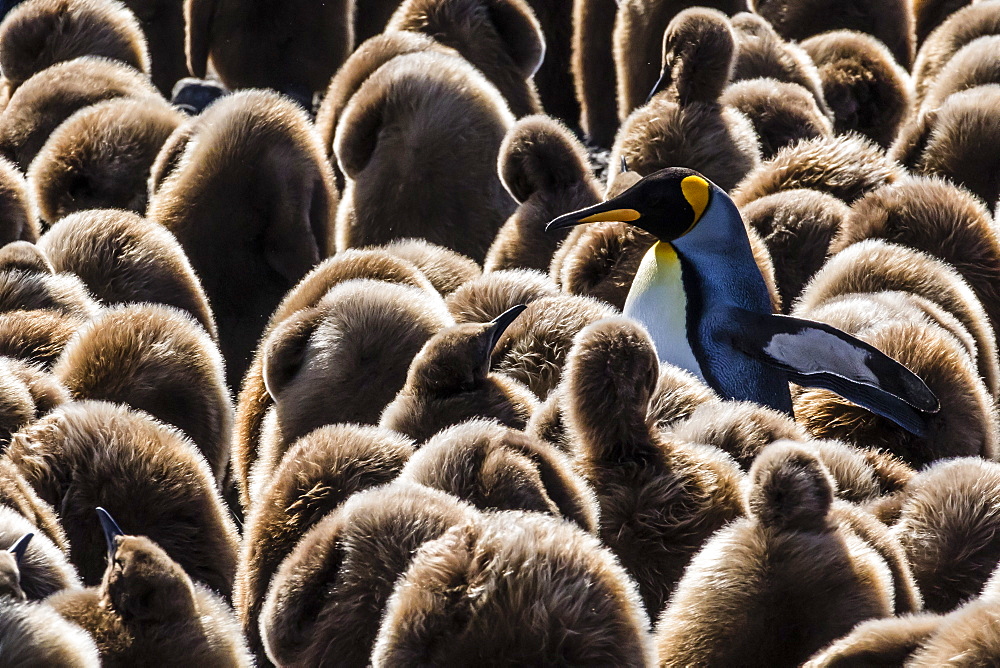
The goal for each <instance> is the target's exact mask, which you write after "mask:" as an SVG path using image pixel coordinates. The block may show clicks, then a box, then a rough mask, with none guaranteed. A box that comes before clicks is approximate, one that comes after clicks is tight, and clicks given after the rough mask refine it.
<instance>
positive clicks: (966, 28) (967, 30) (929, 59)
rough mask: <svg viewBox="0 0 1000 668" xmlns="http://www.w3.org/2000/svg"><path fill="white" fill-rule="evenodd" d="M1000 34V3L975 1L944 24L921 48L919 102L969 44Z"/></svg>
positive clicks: (916, 73)
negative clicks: (953, 58) (951, 61)
mask: <svg viewBox="0 0 1000 668" xmlns="http://www.w3.org/2000/svg"><path fill="white" fill-rule="evenodd" d="M996 34H1000V4H997V3H996V2H975V3H973V4H971V5H969V6H968V7H962V8H961V9H958V10H957V11H955V12H954V13H953V14H951V15H950V16H949V17H948V18H947V19H946V20H945V21H944V22H942V23H941V25H939V26H938V27H937V28H936V29H935V30H934V31H933V32H931V34H930V35H928V36H927V39H926V40H925V41H924V43H923V44H922V45H921V47H920V52H919V53H918V54H917V60H916V62H915V63H914V65H913V83H914V88H915V93H916V101H917V103H918V104H919V103H921V102H923V99H924V96H925V95H926V94H927V90H928V89H929V88H930V87H931V86H932V85H933V84H934V81H935V80H936V79H937V77H938V74H939V73H940V72H941V70H942V69H944V67H945V65H947V64H948V62H949V61H950V60H951V58H952V56H954V55H955V54H956V53H958V51H959V50H960V49H961V48H962V47H964V46H965V45H966V44H968V43H969V42H971V41H973V40H975V39H978V38H979V37H984V36H987V35H996Z"/></svg>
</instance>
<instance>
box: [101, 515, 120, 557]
mask: <svg viewBox="0 0 1000 668" xmlns="http://www.w3.org/2000/svg"><path fill="white" fill-rule="evenodd" d="M97 518H98V519H99V520H100V521H101V529H103V530H104V540H105V542H107V544H108V559H114V556H115V538H117V537H118V536H124V535H125V532H124V531H122V530H121V528H120V527H119V526H118V523H117V522H115V519H114V518H113V517H111V513H109V512H108V511H106V510H105V509H104V508H101V507H100V506H98V507H97Z"/></svg>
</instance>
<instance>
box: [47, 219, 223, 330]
mask: <svg viewBox="0 0 1000 668" xmlns="http://www.w3.org/2000/svg"><path fill="white" fill-rule="evenodd" d="M38 247H39V249H41V250H42V252H44V253H45V255H46V257H48V259H49V261H50V262H51V263H52V267H53V268H54V269H55V270H56V271H59V272H66V273H70V274H75V275H76V276H79V277H80V279H81V280H82V281H83V282H84V283H85V284H86V286H87V289H88V290H90V293H91V294H93V295H94V296H95V297H96V298H97V299H98V300H100V301H101V302H102V303H103V304H107V305H114V304H130V303H134V302H152V303H154V304H164V305H166V306H173V307H174V308H178V309H180V310H182V311H186V312H187V313H189V314H190V315H191V316H192V317H193V318H195V319H196V320H197V321H198V322H199V323H200V324H201V326H202V327H204V328H205V331H207V332H208V333H209V335H210V336H211V337H212V339H213V340H215V339H217V337H218V333H217V332H216V329H215V318H214V317H213V316H212V309H211V308H210V307H209V304H208V298H207V297H206V296H205V291H204V290H203V289H202V287H201V280H200V279H199V278H198V276H197V275H196V274H195V273H194V269H192V268H191V263H190V262H189V261H188V259H187V255H185V253H184V249H183V248H181V245H180V244H179V243H178V242H177V239H176V238H175V237H174V235H172V234H171V233H170V232H168V231H167V230H165V229H164V228H163V226H162V225H158V224H156V223H154V222H152V221H149V220H147V219H145V218H141V217H139V216H137V215H135V214H133V213H130V212H127V211H118V210H100V211H84V212H80V213H76V214H73V215H71V216H67V217H66V218H64V219H62V220H60V221H59V222H58V223H56V224H55V225H53V226H52V227H51V228H50V229H49V230H48V231H47V232H46V233H45V235H44V236H43V237H42V239H41V240H39V242H38Z"/></svg>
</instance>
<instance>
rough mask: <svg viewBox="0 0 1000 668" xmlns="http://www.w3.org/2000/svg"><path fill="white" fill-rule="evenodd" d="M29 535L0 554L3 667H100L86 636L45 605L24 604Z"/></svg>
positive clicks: (94, 651)
mask: <svg viewBox="0 0 1000 668" xmlns="http://www.w3.org/2000/svg"><path fill="white" fill-rule="evenodd" d="M32 538H33V534H32V533H26V534H23V535H22V536H21V537H20V538H19V539H18V540H17V542H15V543H14V544H13V545H12V546H10V547H9V548H8V549H7V550H5V551H3V552H0V646H2V647H3V662H4V665H6V666H46V667H47V668H97V667H98V666H100V665H101V662H100V659H99V658H98V652H97V647H96V646H95V644H94V641H93V640H92V639H91V638H90V636H89V635H88V634H87V633H86V632H84V630H83V629H81V628H79V627H78V626H76V625H75V624H72V623H70V622H67V621H66V620H64V619H63V618H62V617H60V616H59V614H58V613H56V611H55V610H53V609H52V608H51V607H49V606H48V605H47V604H45V603H28V602H26V601H25V599H26V597H25V592H24V591H23V590H22V585H23V584H25V581H24V580H23V579H22V578H24V577H27V572H22V571H23V567H24V565H25V563H24V560H25V555H26V554H27V549H28V548H29V546H30V545H31V544H32V543H33V542H34V541H32Z"/></svg>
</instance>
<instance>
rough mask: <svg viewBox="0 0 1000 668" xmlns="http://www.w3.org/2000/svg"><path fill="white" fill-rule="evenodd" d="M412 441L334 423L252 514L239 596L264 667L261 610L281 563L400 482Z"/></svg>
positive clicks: (290, 457) (297, 446) (301, 452)
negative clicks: (373, 493)
mask: <svg viewBox="0 0 1000 668" xmlns="http://www.w3.org/2000/svg"><path fill="white" fill-rule="evenodd" d="M413 450H414V448H413V442H412V441H410V440H409V439H408V438H405V437H403V436H401V435H399V434H395V433H393V432H391V431H389V430H387V429H379V428H378V427H368V426H359V425H329V426H326V427H320V428H319V429H316V430H314V431H312V432H310V433H308V434H306V435H305V436H303V437H302V438H300V439H299V440H298V441H296V442H295V443H294V444H293V445H292V447H291V448H289V450H288V452H287V453H286V455H285V457H283V458H282V460H281V464H280V465H279V466H278V468H277V469H276V470H275V472H274V475H273V476H271V478H270V480H268V481H267V484H266V485H264V486H263V488H262V491H261V493H260V495H259V497H258V498H256V499H254V501H253V503H252V505H250V506H249V507H248V508H247V519H246V524H245V527H246V531H245V534H244V539H243V548H242V551H241V553H240V563H239V567H238V570H237V573H236V591H235V595H234V597H233V599H234V602H235V604H236V611H237V613H238V615H239V618H240V623H241V625H242V628H243V633H244V634H245V635H246V638H247V641H248V643H249V644H250V648H251V650H252V651H253V652H254V653H255V654H256V655H257V659H258V662H260V663H261V664H263V662H265V661H266V660H267V657H266V654H265V653H264V645H263V643H262V642H261V639H260V624H259V619H260V610H261V607H262V606H263V605H264V596H265V595H266V594H267V587H268V585H269V584H270V582H271V578H272V577H273V576H274V574H275V572H276V571H277V570H278V567H279V566H280V565H281V562H282V560H284V558H285V557H287V556H288V554H289V553H290V552H291V551H292V549H293V548H294V547H295V544H296V543H297V542H298V540H299V538H301V537H302V535H303V534H305V533H306V532H307V531H308V530H309V529H311V528H312V527H313V526H314V525H315V524H316V523H318V522H319V521H320V520H321V519H323V517H324V516H326V515H327V513H330V512H332V511H333V510H334V509H335V508H337V507H338V506H339V505H341V504H342V503H344V502H345V501H346V500H347V499H348V498H349V497H350V496H351V495H352V494H354V493H356V492H360V491H363V490H365V489H369V488H371V487H376V486H378V485H382V484H385V483H388V482H390V481H392V480H394V479H395V478H396V477H397V476H398V475H399V473H400V471H401V470H402V469H403V466H404V464H406V461H407V460H408V459H409V458H410V456H411V455H412V454H413Z"/></svg>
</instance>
